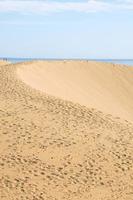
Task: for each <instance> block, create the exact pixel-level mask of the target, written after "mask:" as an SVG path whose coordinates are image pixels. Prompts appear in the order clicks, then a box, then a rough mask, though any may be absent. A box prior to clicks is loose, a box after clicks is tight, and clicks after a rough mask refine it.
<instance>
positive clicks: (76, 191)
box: [0, 62, 133, 200]
mask: <svg viewBox="0 0 133 200" xmlns="http://www.w3.org/2000/svg"><path fill="white" fill-rule="evenodd" d="M64 66H66V67H64ZM95 67H96V69H97V70H98V71H97V70H96V69H94V68H95ZM112 74H113V75H112ZM132 74H133V73H132V69H129V68H123V67H120V66H113V65H110V64H107V65H105V64H96V63H92V64H91V63H86V62H78V63H76V62H68V63H66V62H65V63H64V64H63V63H62V62H61V63H60V62H52V63H51V62H50V63H49V62H31V63H22V64H14V65H12V64H10V65H5V66H0V199H2V200H132V199H133V173H132V172H133V154H132V152H133V123H131V122H129V121H128V120H127V119H128V118H129V119H132V107H131V102H130V100H131V99H130V98H131V97H132V90H131V87H132ZM107 75H108V79H107ZM20 78H21V80H20ZM88 79H89V80H88ZM112 79H113V83H112ZM117 79H118V80H117ZM22 80H23V81H24V82H25V83H27V84H25V83H24V82H23V81H22ZM81 80H82V81H83V83H82V82H81ZM50 81H53V82H52V83H51V82H50ZM94 82H95V83H94ZM53 83H54V84H53ZM86 83H88V84H89V85H88V84H87V85H86ZM28 84H29V85H30V86H29V85H28ZM77 84H78V85H77ZM121 84H122V85H121ZM31 86H32V87H31ZM94 86H95V87H94ZM128 86H130V88H128ZM34 87H35V88H36V89H39V90H42V91H43V92H40V91H39V90H35V89H34ZM92 87H93V88H92ZM117 87H118V88H117ZM63 88H64V91H65V92H67V94H66V93H65V92H64V91H63ZM83 88H84V90H83ZM102 88H103V90H102ZM113 88H114V91H113V90H112V89H113ZM56 89H58V91H56ZM89 89H90V93H89V94H88V91H89ZM119 89H120V91H119ZM67 90H68V91H67ZM72 90H73V91H72ZM107 90H109V91H111V93H112V95H111V94H110V93H109V92H107ZM44 91H45V92H46V93H48V94H52V95H53V96H50V95H48V94H45V93H44ZM61 92H62V93H61ZM77 92H78V94H77ZM99 92H100V94H99ZM101 92H102V95H101ZM117 92H119V94H120V95H122V97H121V96H120V97H119V96H117ZM122 92H124V95H125V97H124V96H123V94H122ZM108 93H109V94H108ZM81 94H82V95H81ZM90 94H91V95H94V96H95V98H96V99H94V97H92V96H91V95H90ZM54 95H55V96H59V97H60V98H56V97H54ZM65 95H66V96H65ZM67 95H68V97H69V98H68V100H71V101H73V102H71V101H66V100H63V98H66V97H67ZM75 95H76V96H75ZM110 95H111V96H112V97H110ZM82 96H83V97H82ZM76 98H77V99H76ZM84 98H85V101H84ZM86 98H87V100H86ZM104 98H105V99H104ZM110 98H111V99H112V102H111V99H110ZM126 99H128V102H127V106H126V105H125V104H124V102H125V100H126ZM93 100H94V102H93ZM98 100H99V101H100V102H101V103H102V105H101V107H100V103H99V102H98ZM102 100H103V102H102ZM106 100H108V101H109V103H108V102H106ZM115 100H116V104H117V106H116V107H115V105H114V103H115ZM74 102H78V103H79V104H75V103H74ZM89 102H90V107H92V106H93V105H94V107H97V108H98V109H100V108H101V111H98V110H97V109H94V108H90V107H89ZM80 104H81V105H80ZM104 104H105V107H106V109H105V110H106V111H107V112H108V113H111V110H112V108H113V114H114V116H111V115H110V114H105V113H104V112H103V110H104ZM82 105H83V106H82ZM84 105H86V106H84ZM107 105H111V108H110V107H109V108H108V107H107ZM102 108H103V110H102ZM117 108H118V110H117ZM129 108H130V110H129ZM115 109H116V110H115ZM126 109H127V110H126ZM128 111H129V114H128ZM115 114H118V115H119V116H120V115H122V116H123V117H125V119H120V118H118V117H115Z"/></svg>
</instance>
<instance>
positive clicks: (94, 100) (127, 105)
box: [18, 61, 133, 121]
mask: <svg viewBox="0 0 133 200" xmlns="http://www.w3.org/2000/svg"><path fill="white" fill-rule="evenodd" d="M18 75H19V77H20V78H21V79H22V80H23V81H24V82H25V83H27V84H29V85H30V86H31V87H34V88H36V89H39V90H41V91H43V92H45V93H47V94H50V95H53V96H56V97H59V98H62V99H64V100H68V101H72V102H75V103H79V104H80V105H85V106H87V107H88V108H90V107H92V108H96V109H98V110H101V111H103V112H105V113H110V114H112V115H114V116H118V117H121V118H123V119H128V120H131V121H133V67H124V66H120V65H114V64H107V63H102V64H101V63H96V62H85V61H80V62H78V61H76V62H75V61H68V62H58V61H57V62H54V63H53V62H43V61H40V62H35V63H31V64H28V67H27V65H25V64H24V65H22V66H21V67H20V68H19V69H18Z"/></svg>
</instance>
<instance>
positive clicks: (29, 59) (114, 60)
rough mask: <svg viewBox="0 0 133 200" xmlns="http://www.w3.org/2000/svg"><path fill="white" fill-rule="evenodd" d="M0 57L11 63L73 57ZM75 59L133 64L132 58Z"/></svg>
mask: <svg viewBox="0 0 133 200" xmlns="http://www.w3.org/2000/svg"><path fill="white" fill-rule="evenodd" d="M0 59H4V60H8V61H10V62H12V63H20V62H25V61H32V60H73V59H65V58H64V59H47V58H45V59H42V58H41V59H40V58H0ZM75 60H88V61H97V62H107V63H115V64H122V65H129V66H133V59H75Z"/></svg>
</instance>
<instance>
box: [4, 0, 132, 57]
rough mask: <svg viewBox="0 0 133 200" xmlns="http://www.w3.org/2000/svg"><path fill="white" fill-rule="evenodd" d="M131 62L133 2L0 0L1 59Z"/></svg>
mask: <svg viewBox="0 0 133 200" xmlns="http://www.w3.org/2000/svg"><path fill="white" fill-rule="evenodd" d="M4 56H5V57H34V58H35V57H40V58H41V57H42V58H123V59H124V58H133V0H115V1H114V0H106V1H105V0H101V1H100V0H90V1H87V0H53V1H52V0H14V1H13V0H0V57H4Z"/></svg>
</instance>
